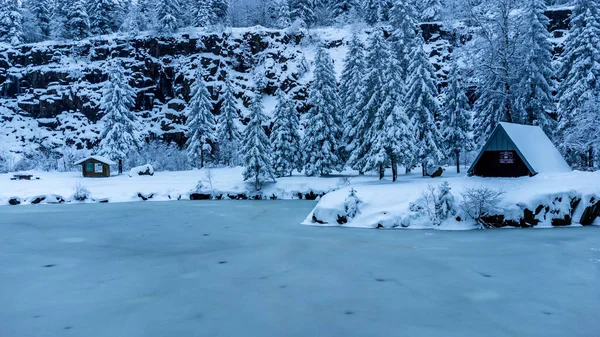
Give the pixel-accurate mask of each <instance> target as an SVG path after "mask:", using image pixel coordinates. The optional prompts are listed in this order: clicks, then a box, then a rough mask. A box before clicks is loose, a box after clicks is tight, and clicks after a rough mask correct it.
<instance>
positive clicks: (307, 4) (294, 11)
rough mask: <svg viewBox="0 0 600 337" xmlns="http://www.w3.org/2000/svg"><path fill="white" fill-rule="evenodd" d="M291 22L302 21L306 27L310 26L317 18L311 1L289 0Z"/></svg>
mask: <svg viewBox="0 0 600 337" xmlns="http://www.w3.org/2000/svg"><path fill="white" fill-rule="evenodd" d="M290 9H291V18H292V21H295V20H302V21H304V23H306V25H307V26H312V25H313V24H314V23H315V22H316V20H317V18H316V15H315V6H314V1H313V0H290Z"/></svg>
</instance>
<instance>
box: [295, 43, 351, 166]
mask: <svg viewBox="0 0 600 337" xmlns="http://www.w3.org/2000/svg"><path fill="white" fill-rule="evenodd" d="M308 104H309V105H310V106H311V108H310V110H309V111H308V114H307V125H306V130H305V135H304V141H303V151H304V160H305V163H304V172H305V174H306V175H307V176H317V177H321V176H325V175H328V174H330V173H331V172H332V171H334V170H336V171H341V170H342V167H343V166H342V163H341V160H340V157H339V153H340V146H339V143H338V142H339V139H340V137H341V130H340V128H339V126H340V125H341V123H340V119H339V117H338V113H339V97H338V93H337V84H336V79H335V72H334V69H333V60H332V59H331V57H330V56H329V54H328V53H327V51H326V50H325V48H323V47H322V46H320V47H319V48H318V49H317V54H316V56H315V70H314V80H313V82H312V83H311V86H310V91H309V96H308Z"/></svg>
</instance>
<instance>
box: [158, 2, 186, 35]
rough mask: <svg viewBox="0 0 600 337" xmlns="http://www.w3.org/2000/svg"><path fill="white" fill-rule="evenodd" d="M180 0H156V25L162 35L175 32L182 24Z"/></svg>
mask: <svg viewBox="0 0 600 337" xmlns="http://www.w3.org/2000/svg"><path fill="white" fill-rule="evenodd" d="M180 16H181V8H180V6H179V0H156V27H155V30H156V32H157V33H159V34H161V35H169V34H173V33H175V32H176V31H177V29H179V26H180Z"/></svg>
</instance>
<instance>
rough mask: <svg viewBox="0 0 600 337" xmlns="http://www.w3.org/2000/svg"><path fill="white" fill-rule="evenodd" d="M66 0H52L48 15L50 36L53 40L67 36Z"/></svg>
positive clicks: (67, 6)
mask: <svg viewBox="0 0 600 337" xmlns="http://www.w3.org/2000/svg"><path fill="white" fill-rule="evenodd" d="M67 8H69V2H68V1H67V0H54V7H53V8H52V15H51V17H50V37H51V38H52V39H54V40H61V39H67V38H69V21H68V20H67Z"/></svg>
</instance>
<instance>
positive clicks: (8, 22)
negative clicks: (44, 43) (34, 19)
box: [0, 0, 23, 45]
mask: <svg viewBox="0 0 600 337" xmlns="http://www.w3.org/2000/svg"><path fill="white" fill-rule="evenodd" d="M21 20H22V16H21V2H20V1H19V0H4V1H3V2H2V6H1V7H0V41H2V42H6V43H10V44H12V45H18V44H21V43H23V27H22V26H21Z"/></svg>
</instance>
